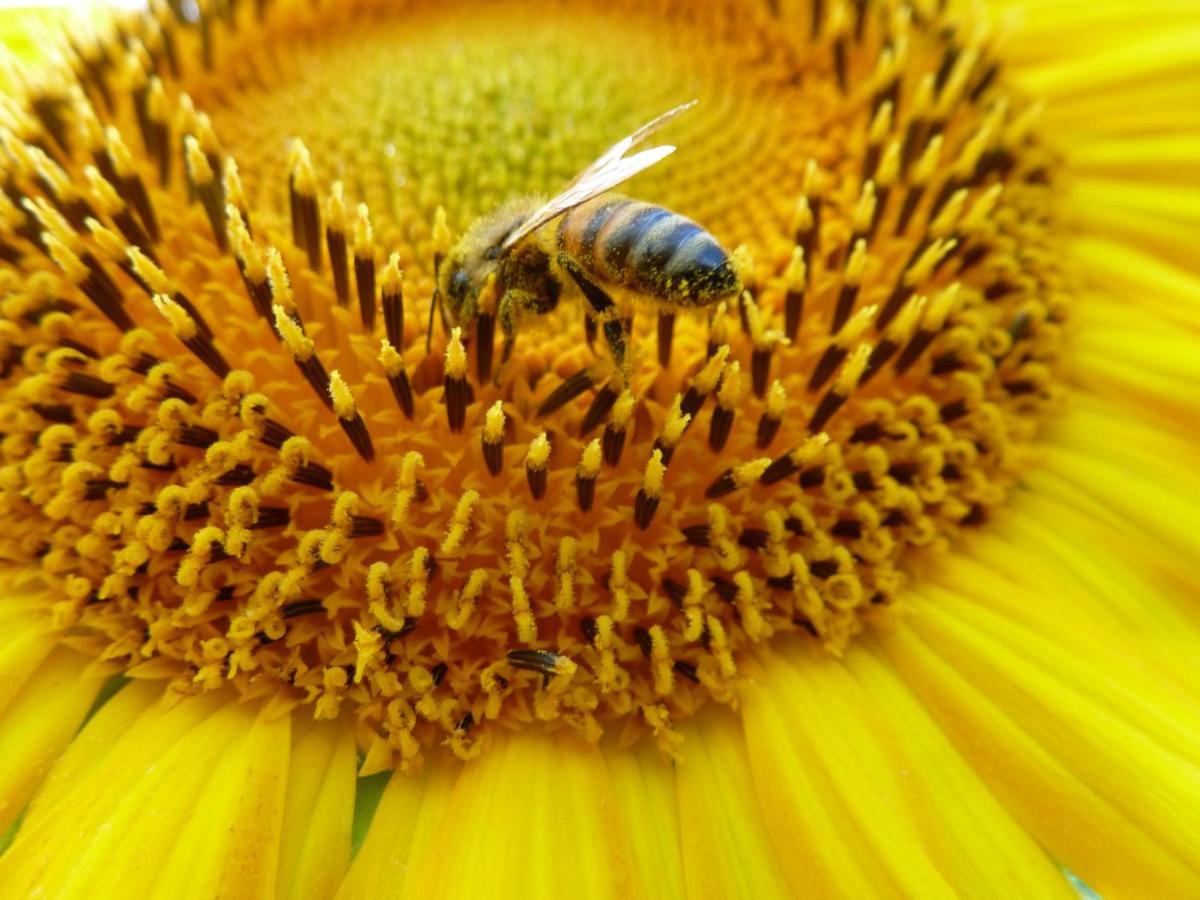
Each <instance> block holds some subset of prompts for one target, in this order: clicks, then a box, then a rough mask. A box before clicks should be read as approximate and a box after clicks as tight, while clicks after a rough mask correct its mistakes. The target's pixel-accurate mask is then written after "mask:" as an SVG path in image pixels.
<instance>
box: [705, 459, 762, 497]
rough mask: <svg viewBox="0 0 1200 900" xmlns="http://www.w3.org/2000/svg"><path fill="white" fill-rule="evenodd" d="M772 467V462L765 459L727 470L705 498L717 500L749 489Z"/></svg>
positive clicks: (708, 490) (707, 491) (707, 492)
mask: <svg viewBox="0 0 1200 900" xmlns="http://www.w3.org/2000/svg"><path fill="white" fill-rule="evenodd" d="M770 465H771V460H769V459H766V458H763V459H755V460H751V461H750V462H747V463H742V464H741V465H739V466H734V467H733V468H732V469H726V470H725V471H724V472H722V473H721V474H720V475H719V476H718V477H717V479H716V480H715V481H713V483H712V484H710V485H709V486H708V489H707V490H706V491H705V492H704V496H705V497H707V498H708V499H710V500H716V499H717V498H718V497H724V496H725V495H726V494H732V493H733V492H734V491H736V490H740V489H742V488H747V487H749V486H750V485H752V484H755V483H756V482H757V481H758V480H759V479H760V478H761V477H762V475H763V473H764V472H766V470H767V468H768V467H769V466H770Z"/></svg>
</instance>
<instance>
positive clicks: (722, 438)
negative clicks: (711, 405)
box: [708, 406, 734, 453]
mask: <svg viewBox="0 0 1200 900" xmlns="http://www.w3.org/2000/svg"><path fill="white" fill-rule="evenodd" d="M733 413H734V411H733V410H732V409H726V408H725V407H723V406H717V408H716V409H714V410H713V411H712V419H710V420H709V426H708V448H709V449H710V450H712V451H713V452H714V453H720V452H721V451H722V450H723V449H725V442H726V441H728V440H729V433H730V431H732V430H733Z"/></svg>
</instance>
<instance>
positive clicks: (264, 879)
mask: <svg viewBox="0 0 1200 900" xmlns="http://www.w3.org/2000/svg"><path fill="white" fill-rule="evenodd" d="M227 703H228V701H227ZM216 718H228V719H231V720H233V721H234V722H235V723H236V727H237V737H236V738H235V739H234V740H232V741H230V743H228V744H226V745H225V746H224V747H220V748H219V751H218V754H217V758H216V763H215V765H213V766H212V767H211V769H210V772H209V775H208V778H207V784H205V785H204V787H203V789H202V790H201V791H199V792H197V793H196V794H193V795H191V796H187V795H184V797H183V798H181V799H182V803H181V805H183V806H184V808H185V809H187V810H188V812H187V818H186V820H185V824H184V827H183V828H182V829H181V830H180V831H179V833H178V834H177V835H175V839H174V841H173V842H172V843H173V847H172V848H171V852H170V855H169V856H167V857H166V858H165V859H164V860H162V861H161V862H159V863H158V864H157V866H156V867H157V868H158V871H159V874H158V879H157V881H156V883H155V885H154V892H153V896H155V897H158V898H162V900H180V898H188V897H191V898H195V900H207V898H210V897H222V898H225V897H228V898H231V900H232V898H245V900H257V898H262V897H270V896H272V895H273V894H274V893H275V877H276V875H277V873H278V870H279V839H280V834H281V832H282V830H283V810H284V798H285V794H286V788H287V771H288V755H289V752H290V749H291V718H290V717H289V716H270V715H267V714H265V713H264V712H263V711H261V710H260V709H259V708H258V707H257V706H256V705H238V704H234V703H228V706H227V708H226V709H223V710H222V711H221V712H220V713H218V714H217V716H214V719H216ZM220 733H221V732H220V731H219V730H216V729H214V730H213V731H212V732H211V733H210V736H209V737H208V739H209V740H213V739H215V738H216V737H217V736H218V735H219V734H220ZM199 740H200V739H199V738H197V740H196V741H195V742H192V743H197V742H199ZM170 802H172V801H171V800H168V799H166V798H161V797H151V798H149V803H161V804H168V803H170ZM175 802H179V801H175Z"/></svg>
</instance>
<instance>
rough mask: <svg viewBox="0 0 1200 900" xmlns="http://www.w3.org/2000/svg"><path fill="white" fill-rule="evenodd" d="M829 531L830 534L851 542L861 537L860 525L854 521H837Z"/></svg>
mask: <svg viewBox="0 0 1200 900" xmlns="http://www.w3.org/2000/svg"><path fill="white" fill-rule="evenodd" d="M829 531H830V534H833V535H836V536H837V537H841V538H848V539H849V540H852V541H855V540H858V539H859V538H861V537H862V525H861V524H859V523H858V522H857V521H855V520H854V519H838V520H837V522H836V523H835V524H834V526H833V528H831V529H830V530H829Z"/></svg>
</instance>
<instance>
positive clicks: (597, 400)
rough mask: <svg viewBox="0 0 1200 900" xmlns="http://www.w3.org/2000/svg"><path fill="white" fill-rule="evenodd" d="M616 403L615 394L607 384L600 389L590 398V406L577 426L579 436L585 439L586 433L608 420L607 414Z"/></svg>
mask: <svg viewBox="0 0 1200 900" xmlns="http://www.w3.org/2000/svg"><path fill="white" fill-rule="evenodd" d="M616 402H617V392H616V391H614V390H613V389H612V387H611V386H610V385H607V384H606V385H604V386H603V387H601V388H600V390H598V391H597V392H596V396H595V397H593V398H592V405H591V406H589V407H588V411H587V412H586V413H585V414H584V417H583V421H582V422H581V423H580V424H579V436H580V437H587V435H588V432H590V431H591V430H592V429H593V428H596V427H597V426H599V424H600V423H601V422H603V421H604V420H605V419H606V418H608V414H609V412H611V411H612V408H613V404H614V403H616Z"/></svg>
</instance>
